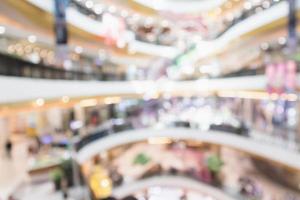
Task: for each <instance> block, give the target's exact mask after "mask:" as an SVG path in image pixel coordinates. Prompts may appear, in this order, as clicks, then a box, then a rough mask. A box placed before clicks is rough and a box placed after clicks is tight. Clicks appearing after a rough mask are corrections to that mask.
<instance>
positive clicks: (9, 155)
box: [5, 139, 13, 158]
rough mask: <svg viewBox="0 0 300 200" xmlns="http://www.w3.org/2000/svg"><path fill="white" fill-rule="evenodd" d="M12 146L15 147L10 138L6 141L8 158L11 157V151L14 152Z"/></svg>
mask: <svg viewBox="0 0 300 200" xmlns="http://www.w3.org/2000/svg"><path fill="white" fill-rule="evenodd" d="M12 148H13V143H12V141H11V140H10V139H8V140H7V141H6V143H5V151H6V155H7V157H8V158H11V156H12V155H11V152H12Z"/></svg>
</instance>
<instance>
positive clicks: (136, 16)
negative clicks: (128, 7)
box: [133, 13, 141, 21]
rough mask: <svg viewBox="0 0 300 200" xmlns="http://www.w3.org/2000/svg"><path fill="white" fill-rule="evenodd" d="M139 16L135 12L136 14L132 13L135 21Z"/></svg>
mask: <svg viewBox="0 0 300 200" xmlns="http://www.w3.org/2000/svg"><path fill="white" fill-rule="evenodd" d="M140 17H141V16H140V15H139V14H137V13H136V14H134V15H133V20H136V21H137V20H139V19H140Z"/></svg>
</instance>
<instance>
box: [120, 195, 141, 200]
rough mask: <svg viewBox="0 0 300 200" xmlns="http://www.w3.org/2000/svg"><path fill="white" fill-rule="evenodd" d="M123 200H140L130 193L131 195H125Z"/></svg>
mask: <svg viewBox="0 0 300 200" xmlns="http://www.w3.org/2000/svg"><path fill="white" fill-rule="evenodd" d="M122 200H138V199H137V198H135V197H134V196H132V195H130V196H127V197H124V198H123V199H122Z"/></svg>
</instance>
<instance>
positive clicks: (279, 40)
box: [278, 37, 287, 45]
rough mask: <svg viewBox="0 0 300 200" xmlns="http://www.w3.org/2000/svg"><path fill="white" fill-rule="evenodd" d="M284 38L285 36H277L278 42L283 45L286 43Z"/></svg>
mask: <svg viewBox="0 0 300 200" xmlns="http://www.w3.org/2000/svg"><path fill="white" fill-rule="evenodd" d="M286 42H287V41H286V38H285V37H280V38H278V43H279V44H280V45H285V44H286Z"/></svg>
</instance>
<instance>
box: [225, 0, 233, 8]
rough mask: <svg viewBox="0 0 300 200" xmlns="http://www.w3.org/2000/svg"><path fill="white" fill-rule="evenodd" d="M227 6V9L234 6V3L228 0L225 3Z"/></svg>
mask: <svg viewBox="0 0 300 200" xmlns="http://www.w3.org/2000/svg"><path fill="white" fill-rule="evenodd" d="M225 7H226V8H227V9H230V8H232V3H231V2H230V1H228V2H227V3H226V4H225Z"/></svg>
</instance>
